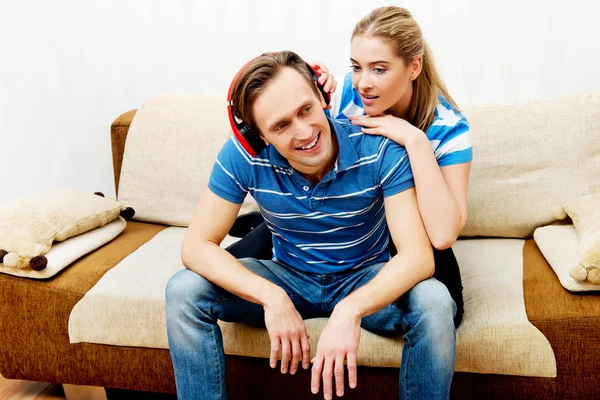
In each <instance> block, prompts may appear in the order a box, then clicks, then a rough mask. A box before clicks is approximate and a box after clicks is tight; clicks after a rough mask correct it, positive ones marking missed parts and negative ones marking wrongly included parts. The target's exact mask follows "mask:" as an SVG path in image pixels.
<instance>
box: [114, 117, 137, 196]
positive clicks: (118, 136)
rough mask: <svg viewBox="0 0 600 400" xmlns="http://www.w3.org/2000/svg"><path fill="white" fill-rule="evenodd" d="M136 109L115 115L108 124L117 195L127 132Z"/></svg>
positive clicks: (117, 193)
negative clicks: (109, 124)
mask: <svg viewBox="0 0 600 400" xmlns="http://www.w3.org/2000/svg"><path fill="white" fill-rule="evenodd" d="M136 112H137V110H131V111H127V112H126V113H123V114H121V115H119V116H118V117H117V119H115V120H114V121H113V123H112V125H111V126H110V143H111V146H112V159H113V173H114V178H115V194H116V195H117V196H118V195H119V178H120V177H121V164H122V163H123V152H124V151H125V141H126V140H127V132H129V127H130V126H131V121H132V120H133V116H134V115H135V113H136Z"/></svg>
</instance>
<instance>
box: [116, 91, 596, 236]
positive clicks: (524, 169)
mask: <svg viewBox="0 0 600 400" xmlns="http://www.w3.org/2000/svg"><path fill="white" fill-rule="evenodd" d="M463 112H464V114H465V115H466V117H467V119H468V120H469V123H470V125H471V131H472V135H473V147H474V159H473V164H472V169H471V179H470V184H469V217H468V221H467V224H466V226H465V228H464V229H463V231H462V233H461V235H462V236H498V237H518V238H521V237H529V236H531V235H532V233H533V231H534V229H535V228H537V227H539V226H543V225H546V224H549V223H552V222H553V221H555V219H554V217H553V208H554V207H555V206H558V205H561V204H564V203H566V202H567V201H569V200H571V199H575V198H577V197H579V196H582V195H584V194H588V193H594V192H600V95H570V96H565V97H561V98H555V99H543V100H538V101H529V102H521V103H516V104H510V105H494V106H483V107H471V108H466V109H465V110H464V111H463ZM131 117H133V113H131V112H130V113H127V114H124V115H123V116H121V117H120V118H118V119H117V120H116V121H115V123H113V127H112V128H113V130H112V135H113V152H114V154H113V161H114V162H115V173H118V168H119V167H121V174H120V181H119V179H117V177H116V178H115V182H116V183H119V187H118V192H119V193H118V195H119V196H118V197H119V200H121V201H124V202H125V203H126V204H127V205H130V206H132V207H133V208H135V210H136V217H135V219H138V220H142V221H148V222H157V223H163V224H167V225H174V226H187V225H188V224H189V221H190V219H191V216H192V213H193V210H194V207H195V205H196V202H197V201H198V199H199V197H200V194H201V193H202V191H203V190H204V188H205V187H206V183H207V182H208V176H209V174H210V170H211V168H212V165H213V162H214V160H215V158H216V155H217V153H218V151H219V149H220V147H221V146H222V144H223V143H224V141H225V140H226V139H227V138H228V137H229V135H230V134H231V129H230V127H229V123H228V121H227V114H226V108H225V101H224V100H223V99H218V98H213V97H207V96H202V95H197V94H187V95H163V96H159V97H156V98H153V99H150V100H148V101H147V102H146V103H145V104H144V105H143V106H142V107H141V108H140V110H139V111H138V112H137V113H136V114H135V117H133V122H131V126H130V127H129V132H128V133H127V131H126V129H128V127H127V124H128V121H127V120H128V118H131ZM125 135H126V136H127V140H126V144H125V150H124V154H123V162H122V164H120V155H119V154H120V151H122V150H121V149H122V148H123V146H122V142H123V139H124V137H125ZM255 209H256V208H255V205H254V204H253V202H252V201H251V200H249V199H247V202H246V203H245V206H244V207H242V211H241V212H242V213H243V212H247V211H251V210H255Z"/></svg>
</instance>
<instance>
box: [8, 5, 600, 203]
mask: <svg viewBox="0 0 600 400" xmlns="http://www.w3.org/2000/svg"><path fill="white" fill-rule="evenodd" d="M389 3H390V2H389V1H380V0H369V1H351V0H302V1H294V2H292V1H286V2H284V1H276V0H273V1H234V0H215V1H203V0H198V1H194V0H178V1H158V0H154V1H147V0H144V1H142V0H138V1H128V0H102V1H101V0H97V1H60V0H46V1H44V2H42V1H33V0H24V1H22V2H16V1H14V0H13V1H11V0H0V171H1V176H2V178H1V179H0V182H2V185H1V186H0V201H4V200H9V199H12V198H16V197H18V196H20V195H23V194H27V193H31V192H33V191H38V190H45V189H50V188H57V187H65V188H75V189H82V190H88V191H98V190H100V191H103V192H105V193H106V194H114V190H113V177H112V163H111V153H110V137H109V127H110V124H111V122H112V121H113V119H114V118H116V117H117V116H118V115H119V114H121V113H122V112H124V111H127V110H130V109H134V108H139V107H140V106H141V105H142V103H143V102H144V100H145V99H147V98H148V97H149V96H152V95H155V94H157V93H161V92H181V91H199V92H206V93H212V94H221V95H223V96H224V92H225V91H226V90H227V88H228V85H229V83H230V80H231V78H232V77H233V75H234V74H235V72H237V70H238V69H239V67H240V66H241V65H242V64H243V63H245V62H246V61H247V60H248V59H250V58H252V57H254V56H256V55H258V54H260V53H262V52H264V51H271V50H281V49H291V50H294V51H296V52H298V53H299V54H300V55H302V56H303V57H304V58H306V59H308V60H315V59H321V60H324V61H326V62H327V64H328V65H329V67H330V68H331V69H332V70H333V71H339V72H342V73H343V72H345V71H346V70H347V67H348V65H349V61H348V58H349V37H350V33H351V30H352V28H353V25H354V23H355V22H356V21H358V19H360V17H362V16H363V15H365V14H366V13H367V12H368V11H370V10H371V9H372V8H375V7H377V6H381V5H386V4H389ZM396 4H399V5H403V6H405V7H407V8H408V9H409V10H411V11H412V13H413V15H414V16H415V18H416V19H417V21H418V22H419V23H420V25H421V27H422V29H423V32H424V34H425V37H426V39H427V40H428V41H429V43H430V45H431V47H432V49H433V52H434V54H435V57H436V60H437V62H438V67H439V69H440V70H441V72H442V75H443V76H444V78H445V80H446V83H447V84H448V86H449V88H450V91H451V92H452V94H453V96H454V98H455V99H456V100H457V101H458V102H459V104H462V105H466V104H467V105H468V104H474V103H489V102H510V101H515V100H524V99H532V98H539V97H543V96H556V95H560V94H565V93H570V92H576V91H596V92H598V91H600V79H599V78H598V74H599V73H600V55H599V52H598V50H600V44H599V42H598V41H599V39H600V24H599V23H598V20H597V17H598V15H600V2H598V1H597V0H572V1H568V2H566V1H559V0H528V1H518V0H505V1H480V0H470V1H469V0H453V1H444V0H413V1H403V2H396ZM340 78H341V75H340Z"/></svg>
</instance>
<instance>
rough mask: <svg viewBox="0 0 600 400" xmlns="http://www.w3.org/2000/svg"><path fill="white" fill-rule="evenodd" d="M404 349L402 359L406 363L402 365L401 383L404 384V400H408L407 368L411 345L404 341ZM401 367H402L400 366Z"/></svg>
mask: <svg viewBox="0 0 600 400" xmlns="http://www.w3.org/2000/svg"><path fill="white" fill-rule="evenodd" d="M404 348H405V350H406V351H405V353H406V354H403V355H402V357H403V358H404V357H406V361H405V363H404V367H405V368H404V369H403V374H402V375H403V376H402V381H403V384H404V394H405V395H406V399H410V398H411V396H410V395H409V393H408V370H409V369H410V368H409V366H408V363H409V361H410V350H411V345H409V344H408V343H406V341H405V342H404ZM401 367H402V366H401Z"/></svg>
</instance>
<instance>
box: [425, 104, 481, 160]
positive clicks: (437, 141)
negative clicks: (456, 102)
mask: <svg viewBox="0 0 600 400" xmlns="http://www.w3.org/2000/svg"><path fill="white" fill-rule="evenodd" d="M427 138H428V139H429V141H430V143H431V144H432V147H433V149H434V152H435V158H436V160H437V163H438V165H439V166H440V167H445V166H448V165H455V164H462V163H467V162H470V161H472V160H473V140H472V137H471V130H470V127H469V123H468V122H467V119H466V118H465V117H464V115H462V114H461V113H459V112H457V111H455V110H453V109H452V107H451V106H450V104H448V103H446V102H440V103H439V104H438V106H437V108H436V119H435V120H434V122H433V123H432V124H431V126H430V127H429V129H428V130H427Z"/></svg>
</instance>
